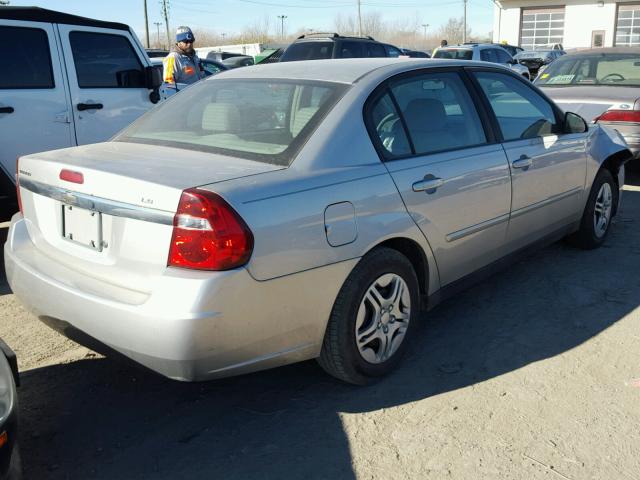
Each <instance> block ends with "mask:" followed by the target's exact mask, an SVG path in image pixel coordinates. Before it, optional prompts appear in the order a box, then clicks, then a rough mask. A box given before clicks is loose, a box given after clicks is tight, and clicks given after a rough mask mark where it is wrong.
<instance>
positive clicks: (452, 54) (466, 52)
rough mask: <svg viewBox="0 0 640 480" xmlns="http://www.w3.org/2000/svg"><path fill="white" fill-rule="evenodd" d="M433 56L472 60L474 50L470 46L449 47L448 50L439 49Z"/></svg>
mask: <svg viewBox="0 0 640 480" xmlns="http://www.w3.org/2000/svg"><path fill="white" fill-rule="evenodd" d="M433 58H450V59H453V60H471V59H472V58H473V50H470V49H468V48H447V49H446V50H438V51H437V52H436V54H435V55H434V56H433Z"/></svg>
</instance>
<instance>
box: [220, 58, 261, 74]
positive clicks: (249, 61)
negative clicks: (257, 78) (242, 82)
mask: <svg viewBox="0 0 640 480" xmlns="http://www.w3.org/2000/svg"><path fill="white" fill-rule="evenodd" d="M221 63H222V64H223V65H224V66H225V67H227V70H228V69H230V68H239V67H249V66H251V65H253V64H254V63H255V62H254V60H253V57H250V56H248V55H241V56H238V57H232V58H227V59H226V60H223V61H222V62H221Z"/></svg>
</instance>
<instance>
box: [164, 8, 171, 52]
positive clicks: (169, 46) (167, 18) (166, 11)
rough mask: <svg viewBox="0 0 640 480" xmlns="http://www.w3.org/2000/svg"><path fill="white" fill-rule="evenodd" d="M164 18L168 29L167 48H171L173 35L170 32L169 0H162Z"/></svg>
mask: <svg viewBox="0 0 640 480" xmlns="http://www.w3.org/2000/svg"><path fill="white" fill-rule="evenodd" d="M162 16H163V17H164V23H165V26H166V28H167V48H169V49H170V48H171V33H170V32H169V0H162Z"/></svg>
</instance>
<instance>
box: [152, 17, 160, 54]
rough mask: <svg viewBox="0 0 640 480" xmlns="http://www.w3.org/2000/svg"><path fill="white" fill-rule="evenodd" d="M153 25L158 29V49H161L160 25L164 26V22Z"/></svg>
mask: <svg viewBox="0 0 640 480" xmlns="http://www.w3.org/2000/svg"><path fill="white" fill-rule="evenodd" d="M153 24H154V25H155V26H156V28H157V29H158V48H160V25H162V22H153Z"/></svg>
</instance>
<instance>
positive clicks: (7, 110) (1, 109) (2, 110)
mask: <svg viewBox="0 0 640 480" xmlns="http://www.w3.org/2000/svg"><path fill="white" fill-rule="evenodd" d="M13 112H14V110H13V107H0V113H13Z"/></svg>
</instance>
